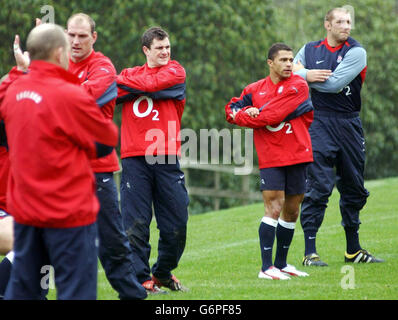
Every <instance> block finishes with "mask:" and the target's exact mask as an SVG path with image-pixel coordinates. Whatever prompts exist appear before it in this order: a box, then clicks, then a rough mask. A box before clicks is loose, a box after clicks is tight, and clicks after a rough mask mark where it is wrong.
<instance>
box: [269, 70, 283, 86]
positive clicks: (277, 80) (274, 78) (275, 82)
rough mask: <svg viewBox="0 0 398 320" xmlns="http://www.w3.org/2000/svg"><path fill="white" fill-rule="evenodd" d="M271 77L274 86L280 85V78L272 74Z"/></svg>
mask: <svg viewBox="0 0 398 320" xmlns="http://www.w3.org/2000/svg"><path fill="white" fill-rule="evenodd" d="M269 77H270V79H271V81H272V83H273V84H278V83H279V82H280V81H281V80H282V79H281V77H280V76H278V75H277V74H275V73H272V72H271V73H270V75H269Z"/></svg>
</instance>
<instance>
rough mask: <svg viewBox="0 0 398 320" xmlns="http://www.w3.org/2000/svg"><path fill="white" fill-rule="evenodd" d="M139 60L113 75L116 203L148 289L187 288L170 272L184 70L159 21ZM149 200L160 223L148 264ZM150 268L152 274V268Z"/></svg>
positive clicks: (178, 238) (178, 223)
mask: <svg viewBox="0 0 398 320" xmlns="http://www.w3.org/2000/svg"><path fill="white" fill-rule="evenodd" d="M142 44H143V45H142V50H143V52H144V54H145V56H146V63H145V64H144V65H143V66H136V67H134V68H128V69H124V70H123V71H122V72H121V73H120V75H119V76H118V78H117V84H118V87H119V98H118V102H119V103H123V108H122V133H121V157H122V167H123V171H122V178H121V186H120V197H121V210H122V216H123V221H124V226H125V228H126V232H127V235H128V237H129V240H130V244H131V246H132V249H133V252H134V267H135V269H136V272H137V278H138V280H139V281H140V282H141V283H142V285H143V286H144V287H145V289H146V290H147V292H148V293H150V294H156V293H165V292H166V291H164V290H162V289H160V287H161V286H164V287H167V288H169V289H171V290H178V291H184V290H186V288H185V287H183V286H182V285H181V283H180V281H179V280H178V279H177V278H176V277H175V276H174V275H173V274H172V273H171V271H172V270H173V269H175V268H176V267H177V266H178V262H179V260H180V258H181V256H182V254H183V252H184V248H185V242H186V231H187V221H188V202H189V199H188V194H187V191H186V189H185V181H184V173H183V172H182V171H181V169H180V165H179V162H178V156H179V155H180V144H181V141H180V139H179V132H180V126H181V117H182V114H183V111H184V106H185V70H184V68H183V67H182V66H181V65H180V64H179V63H178V62H177V61H175V60H170V51H171V50H170V40H169V36H168V34H167V32H166V31H164V30H163V29H161V28H159V27H153V28H150V29H148V30H147V31H146V32H145V33H144V34H143V36H142ZM152 205H153V208H154V214H155V217H156V221H157V226H158V229H159V245H158V257H157V261H156V263H155V264H154V265H153V267H152V270H151V269H150V267H149V257H150V252H151V247H150V244H149V235H150V223H151V220H152ZM151 272H152V277H151V275H150V273H151Z"/></svg>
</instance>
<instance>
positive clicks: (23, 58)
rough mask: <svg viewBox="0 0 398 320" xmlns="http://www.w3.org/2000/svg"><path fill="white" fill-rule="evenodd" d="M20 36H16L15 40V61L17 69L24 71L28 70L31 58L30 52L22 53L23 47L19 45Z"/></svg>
mask: <svg viewBox="0 0 398 320" xmlns="http://www.w3.org/2000/svg"><path fill="white" fill-rule="evenodd" d="M19 42H20V41H19V36H18V35H16V36H15V40H14V57H15V62H16V63H17V69H18V70H20V71H23V72H26V71H28V68H29V64H30V58H29V52H27V51H25V52H24V53H22V50H21V48H20V47H19Z"/></svg>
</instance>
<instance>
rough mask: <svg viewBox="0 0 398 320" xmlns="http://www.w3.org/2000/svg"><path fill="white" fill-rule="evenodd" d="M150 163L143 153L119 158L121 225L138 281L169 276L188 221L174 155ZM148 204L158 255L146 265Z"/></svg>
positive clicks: (181, 248)
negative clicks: (152, 263) (132, 258)
mask: <svg viewBox="0 0 398 320" xmlns="http://www.w3.org/2000/svg"><path fill="white" fill-rule="evenodd" d="M168 158H169V157H166V158H165V157H162V158H161V159H160V161H159V162H155V163H153V164H151V163H152V162H151V163H150V162H148V161H147V160H146V158H145V157H144V156H137V157H129V158H125V159H122V167H123V171H122V179H121V186H120V197H121V198H120V200H121V210H122V216H123V222H124V226H125V228H126V233H127V236H128V238H129V241H130V244H131V247H132V250H133V253H134V267H135V269H136V272H137V278H138V281H140V282H141V283H143V282H145V281H147V280H150V279H151V276H150V273H151V271H152V274H153V275H154V276H155V277H157V278H160V279H168V278H170V277H171V271H172V270H173V269H175V268H176V267H177V265H178V262H179V260H180V258H181V256H182V254H183V252H184V249H185V242H186V232H187V222H188V203H189V198H188V193H187V190H186V188H185V178H184V173H183V172H182V171H181V169H180V165H179V162H178V159H177V157H176V156H170V158H169V159H168ZM152 205H153V209H154V214H155V218H156V222H157V227H158V229H159V243H158V257H157V261H156V263H155V264H154V265H153V267H152V270H151V269H150V266H149V258H150V253H151V246H150V244H149V236H150V224H151V221H152Z"/></svg>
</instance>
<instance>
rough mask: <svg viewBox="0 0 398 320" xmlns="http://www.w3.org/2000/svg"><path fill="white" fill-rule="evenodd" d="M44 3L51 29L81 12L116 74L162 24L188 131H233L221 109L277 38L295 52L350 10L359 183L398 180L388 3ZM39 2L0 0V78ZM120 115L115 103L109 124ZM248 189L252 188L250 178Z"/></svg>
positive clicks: (258, 68)
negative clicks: (356, 49) (362, 61)
mask: <svg viewBox="0 0 398 320" xmlns="http://www.w3.org/2000/svg"><path fill="white" fill-rule="evenodd" d="M46 5H47V6H52V7H53V8H54V19H55V23H57V24H60V25H62V26H65V24H66V20H67V18H68V17H69V16H70V15H71V14H73V13H76V12H81V11H82V12H85V13H87V14H89V15H91V16H92V17H93V18H94V20H95V21H96V23H97V28H96V30H97V32H98V40H97V43H96V44H95V49H96V50H98V51H101V52H103V53H104V54H105V55H107V56H109V57H110V58H111V59H112V61H113V63H114V64H115V67H116V69H117V71H118V72H120V71H121V70H122V69H123V68H126V67H130V66H134V65H141V64H143V63H145V57H144V55H143V53H142V50H141V42H140V39H141V35H142V33H143V32H144V31H145V30H146V29H147V28H148V27H151V26H154V25H160V26H162V27H163V28H165V29H166V30H167V31H168V32H169V34H170V40H171V45H172V58H173V59H176V60H178V61H179V62H180V63H181V64H182V65H183V66H184V67H185V69H186V72H187V104H186V109H185V112H184V116H183V119H182V128H191V129H193V130H194V131H195V132H199V130H200V129H211V128H214V129H217V130H222V129H223V128H229V129H233V128H234V127H233V126H231V125H229V124H228V123H227V122H226V121H225V117H224V106H225V104H226V103H227V102H228V101H229V99H230V98H231V97H233V96H238V95H239V94H240V93H241V91H242V89H243V88H244V87H245V86H246V85H247V84H249V83H251V82H254V81H257V80H258V79H260V78H263V77H265V76H266V75H267V74H268V68H267V65H266V55H267V50H268V48H269V47H270V45H271V44H272V43H274V42H285V43H287V44H289V45H290V46H291V47H292V48H293V49H294V51H295V52H297V51H298V50H299V49H300V48H301V46H302V45H304V44H305V43H306V42H308V41H312V40H318V39H321V38H323V37H325V30H324V28H323V17H324V15H325V13H326V11H327V10H329V9H330V8H332V7H335V6H343V5H351V6H352V7H353V8H354V22H355V28H354V30H352V36H353V37H354V38H356V39H357V40H358V41H359V42H361V44H362V45H363V46H364V47H365V49H366V50H367V54H368V70H367V77H366V81H365V85H364V88H363V90H362V92H363V94H362V100H363V106H362V112H361V117H362V121H363V125H364V130H365V137H366V141H367V145H366V149H367V165H366V178H367V179H375V178H382V177H387V176H397V175H398V165H397V163H398V152H397V150H398V108H397V107H396V105H397V101H398V83H397V81H396V75H397V69H398V66H397V64H396V63H395V61H396V59H395V58H396V55H397V52H398V44H397V42H396V41H395V37H396V35H397V34H398V32H397V31H398V20H397V8H396V1H394V0H386V1H383V2H378V1H376V0H361V1H348V0H347V1H346V2H344V1H343V2H342V1H335V0H332V1H330V0H318V1H313V0H218V1H215V0H214V1H211V0H186V1H177V0H162V1H156V0H132V1H126V0H115V1H110V0H96V1H77V0H57V1H50V0H48V1H46ZM43 6H44V4H43V1H42V0H40V1H39V0H24V1H13V0H2V1H1V11H0V39H1V51H0V74H1V75H3V74H5V73H7V72H8V71H9V69H10V68H11V67H12V66H13V65H14V60H13V52H12V43H13V39H14V35H15V34H16V33H18V34H20V36H21V39H22V43H23V44H24V42H25V41H26V37H27V34H28V33H29V31H30V30H31V29H32V27H33V26H34V18H35V17H39V18H40V17H43V16H45V15H46V14H47V13H48V12H47V11H45V10H44V9H45V8H44V9H43ZM41 10H44V11H42V12H41ZM120 109H121V108H120V107H116V114H115V122H116V123H118V124H120V121H121V120H120V118H121V110H120ZM220 147H221V148H222V146H220ZM255 161H256V160H255ZM190 179H191V181H201V183H202V184H204V185H210V184H211V183H212V181H213V179H212V176H211V174H208V173H206V172H205V173H204V172H203V171H201V172H196V173H192V174H191V175H190ZM220 183H221V186H222V187H223V188H226V189H229V188H235V189H236V188H239V186H240V184H239V183H238V180H237V177H233V178H231V176H225V177H222V179H221V181H220ZM252 188H253V190H257V189H258V183H257V180H256V182H253V183H252ZM193 200H194V201H192V200H191V204H192V206H194V210H193V211H194V212H195V211H204V210H205V209H206V208H209V204H208V203H207V202H206V200H200V199H193ZM196 200H198V201H196ZM234 204H236V201H235V202H234V200H223V201H222V203H221V207H228V206H232V205H234ZM196 208H197V209H196Z"/></svg>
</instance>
